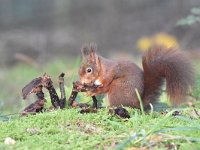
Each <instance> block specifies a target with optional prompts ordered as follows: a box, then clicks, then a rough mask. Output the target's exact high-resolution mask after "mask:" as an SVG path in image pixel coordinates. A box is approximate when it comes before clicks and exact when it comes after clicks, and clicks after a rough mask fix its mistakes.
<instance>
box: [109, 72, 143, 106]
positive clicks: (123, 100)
mask: <svg viewBox="0 0 200 150" xmlns="http://www.w3.org/2000/svg"><path fill="white" fill-rule="evenodd" d="M136 88H137V90H138V92H139V94H142V93H143V81H142V79H140V78H139V79H137V80H135V79H134V77H133V76H130V77H126V78H118V79H116V80H114V81H113V82H112V83H111V88H110V90H109V92H108V101H109V105H110V106H121V105H123V106H129V107H136V108H139V101H138V98H137V95H136V92H135V89H136Z"/></svg>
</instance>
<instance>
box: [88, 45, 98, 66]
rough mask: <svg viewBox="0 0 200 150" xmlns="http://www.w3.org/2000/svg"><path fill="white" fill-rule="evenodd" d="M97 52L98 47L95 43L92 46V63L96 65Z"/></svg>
mask: <svg viewBox="0 0 200 150" xmlns="http://www.w3.org/2000/svg"><path fill="white" fill-rule="evenodd" d="M96 50H97V45H96V44H95V43H91V44H90V62H91V63H95V62H96V55H95V53H96Z"/></svg>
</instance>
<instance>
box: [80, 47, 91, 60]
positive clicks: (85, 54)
mask: <svg viewBox="0 0 200 150" xmlns="http://www.w3.org/2000/svg"><path fill="white" fill-rule="evenodd" d="M81 52H82V57H83V59H85V58H86V57H88V56H89V55H90V49H89V46H88V45H83V46H82V48H81Z"/></svg>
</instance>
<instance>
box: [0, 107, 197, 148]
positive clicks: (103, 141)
mask: <svg viewBox="0 0 200 150" xmlns="http://www.w3.org/2000/svg"><path fill="white" fill-rule="evenodd" d="M196 105H198V106H200V104H196ZM128 110H129V112H130V114H131V118H130V119H129V120H126V119H125V120H123V119H120V118H119V117H117V116H112V115H109V114H108V109H107V108H104V109H101V110H99V111H98V112H97V113H90V114H80V113H79V109H73V108H71V109H65V110H57V111H53V112H45V113H41V114H37V115H30V116H28V117H19V116H15V117H14V118H11V119H10V118H9V117H5V119H10V120H7V121H4V122H3V121H1V122H0V128H1V130H0V149H23V150H25V149H103V148H106V147H107V148H108V149H126V148H131V147H148V148H151V147H152V148H154V149H167V147H166V146H167V145H169V144H171V145H174V147H178V148H180V149H187V148H188V147H190V148H192V149H199V148H200V146H199V145H200V119H199V118H196V117H195V116H194V115H191V112H192V108H182V109H181V110H179V111H180V112H181V115H180V116H172V115H171V113H172V112H173V111H171V112H170V113H168V114H166V115H163V114H161V113H160V112H153V113H151V114H148V113H146V114H143V115H142V114H141V112H140V111H139V110H136V109H130V108H129V109H128ZM198 111H200V110H198ZM6 137H11V138H12V139H14V140H15V141H16V144H14V145H6V144H4V140H5V138H6Z"/></svg>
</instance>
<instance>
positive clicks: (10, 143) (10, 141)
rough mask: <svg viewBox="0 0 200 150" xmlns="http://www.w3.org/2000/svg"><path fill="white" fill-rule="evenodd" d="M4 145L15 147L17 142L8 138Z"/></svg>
mask: <svg viewBox="0 0 200 150" xmlns="http://www.w3.org/2000/svg"><path fill="white" fill-rule="evenodd" d="M4 143H5V144H7V145H14V144H15V143H16V141H15V140H14V139H12V138H11V137H7V138H5V140H4Z"/></svg>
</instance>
